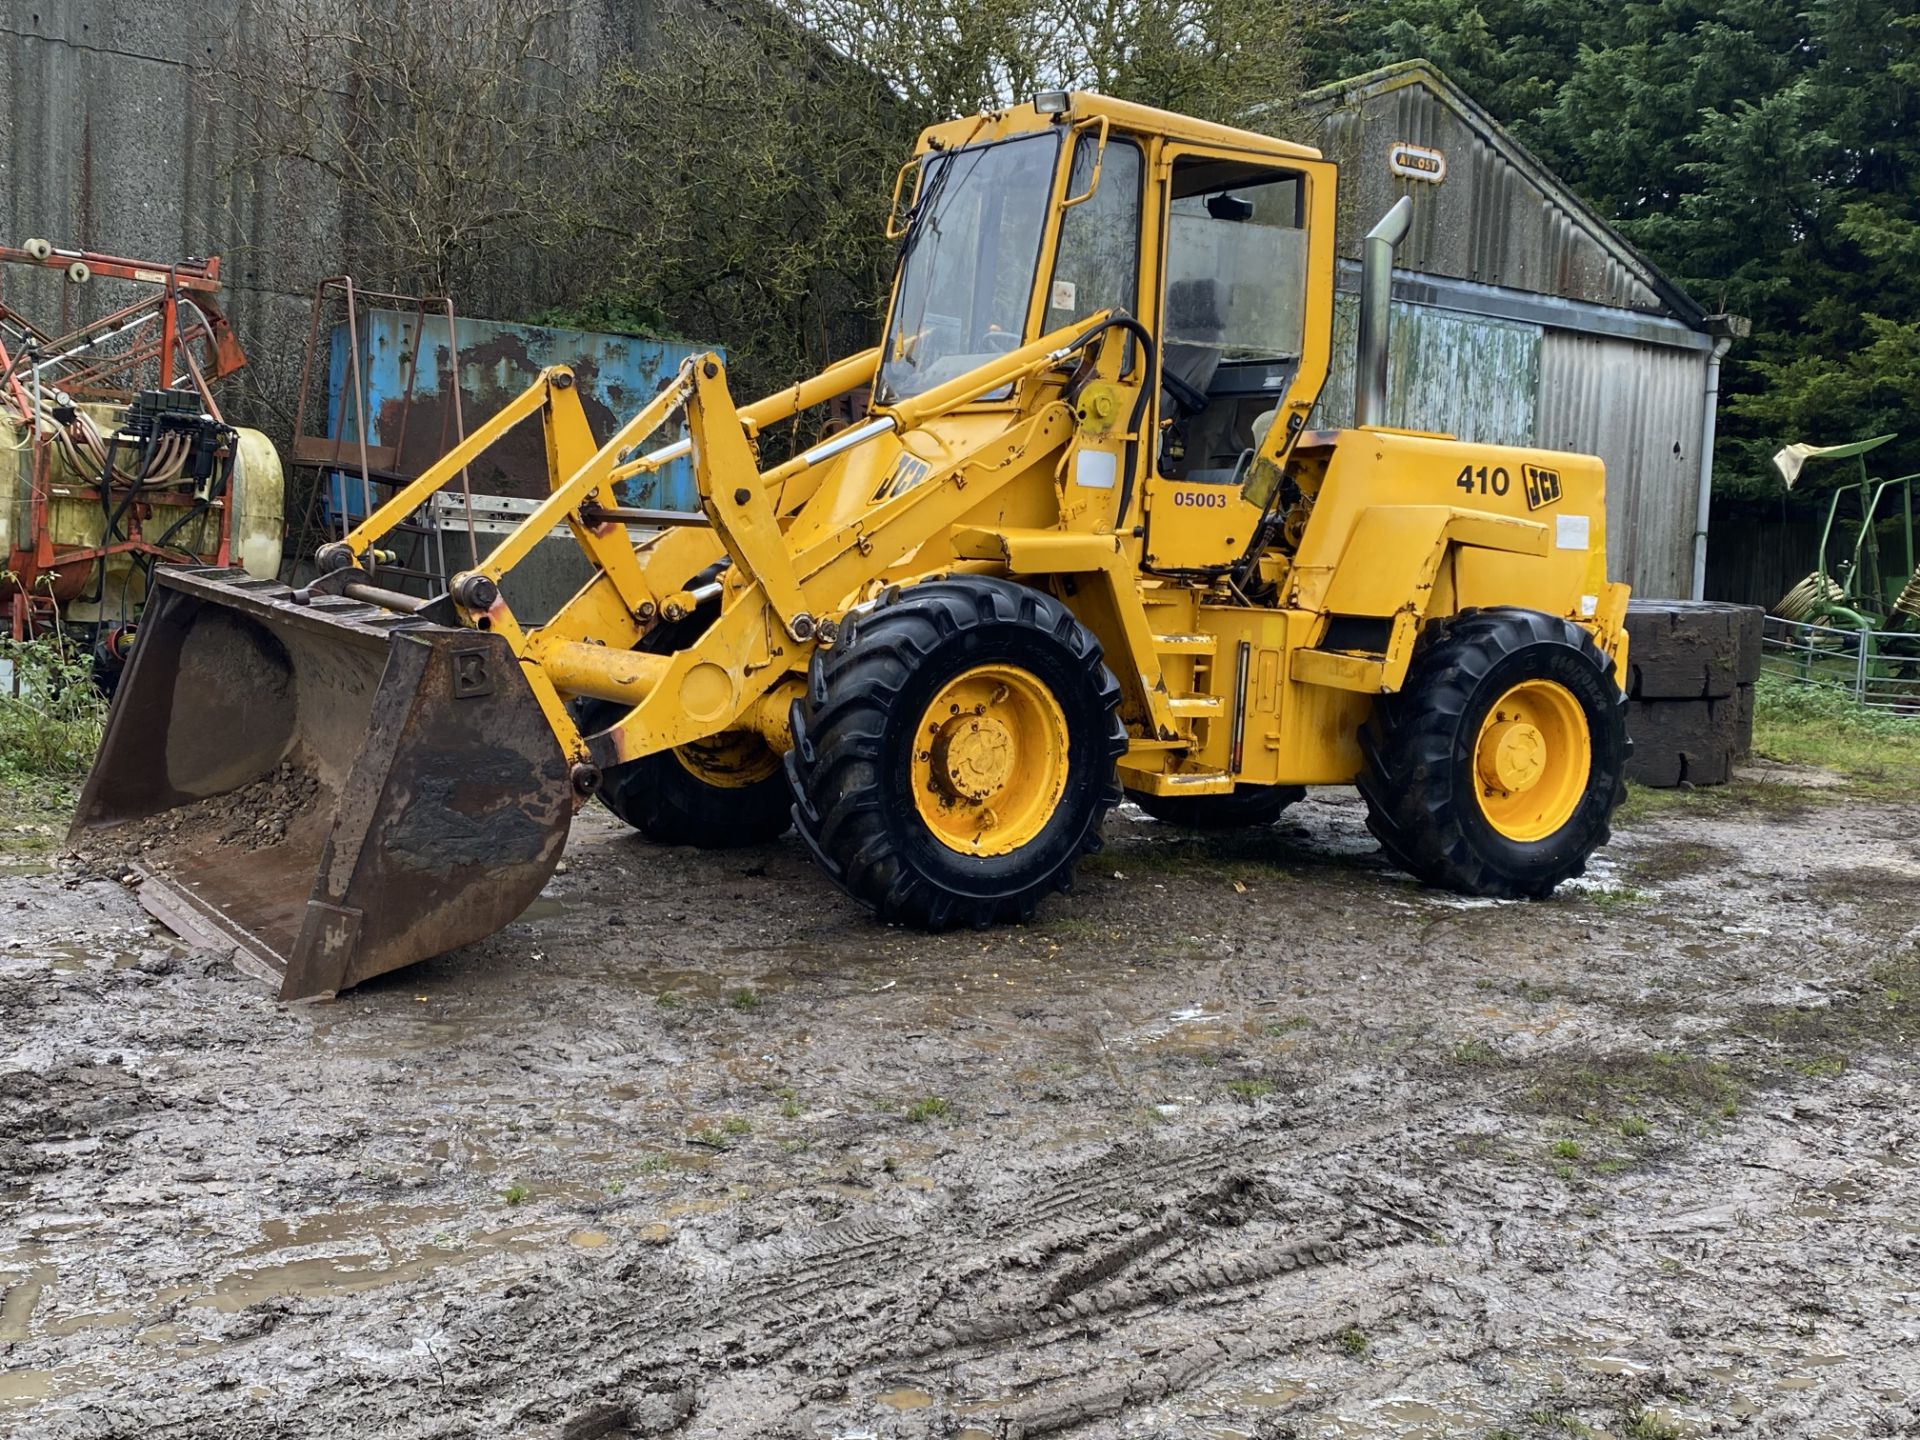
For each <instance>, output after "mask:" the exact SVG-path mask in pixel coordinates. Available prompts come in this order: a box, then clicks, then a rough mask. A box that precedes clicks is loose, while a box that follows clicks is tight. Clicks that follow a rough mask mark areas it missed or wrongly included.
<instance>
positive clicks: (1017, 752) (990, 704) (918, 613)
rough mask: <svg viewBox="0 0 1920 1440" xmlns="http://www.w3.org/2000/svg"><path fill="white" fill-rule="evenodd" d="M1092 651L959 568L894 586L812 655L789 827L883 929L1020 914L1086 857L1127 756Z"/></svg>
mask: <svg viewBox="0 0 1920 1440" xmlns="http://www.w3.org/2000/svg"><path fill="white" fill-rule="evenodd" d="M1119 703H1120V687H1119V684H1118V683H1117V682H1116V681H1115V680H1114V678H1113V675H1112V674H1111V673H1110V672H1109V671H1108V669H1107V667H1106V664H1105V662H1104V661H1103V660H1102V658H1101V653H1100V642H1099V641H1098V640H1096V639H1095V638H1094V636H1093V634H1092V633H1091V632H1090V631H1089V630H1087V628H1086V627H1085V626H1083V625H1082V624H1080V622H1079V621H1078V620H1076V619H1075V618H1074V617H1073V615H1072V613H1071V612H1070V611H1068V610H1067V609H1066V607H1065V606H1063V605H1061V604H1060V602H1059V601H1057V600H1055V599H1053V598H1052V597H1051V596H1049V595H1046V594H1043V593H1042V592H1040V591H1038V590H1034V589H1032V588H1030V587H1028V586H1024V585H1019V584H1016V583H1014V582H1012V581H1009V580H1001V579H995V578H991V577H987V576H976V575H964V576H954V577H952V578H950V579H946V580H933V581H926V582H923V583H921V584H919V585H915V586H913V587H912V588H910V589H907V590H904V591H899V592H894V593H893V594H891V595H890V596H888V597H887V598H885V599H883V600H882V601H881V602H880V604H879V605H878V606H876V607H875V608H874V609H872V610H870V611H867V612H865V613H862V614H858V615H856V616H854V617H853V618H851V619H850V620H849V621H848V622H847V624H846V625H845V626H844V627H843V629H842V631H841V637H840V640H839V642H838V643H837V644H836V645H835V646H834V647H833V648H832V649H831V650H820V651H818V652H816V653H815V656H814V661H813V668H812V671H811V673H810V675H809V676H808V684H807V691H806V694H805V696H804V697H803V698H802V699H801V700H798V701H796V702H795V703H794V710H793V736H794V746H793V749H792V750H791V751H790V752H789V753H788V755H787V774H788V778H789V780H790V781H791V783H792V787H793V793H794V795H795V797H796V803H795V805H794V819H795V821H796V822H797V824H798V826H799V830H800V834H801V835H802V837H803V838H804V839H805V840H806V842H807V844H808V846H809V847H810V848H811V849H812V850H813V854H814V858H815V859H817V860H818V861H819V862H820V864H821V866H822V868H824V869H825V870H826V871H827V873H828V874H829V875H831V876H832V877H833V878H834V880H835V881H836V882H837V883H838V884H839V885H840V886H841V888H842V889H844V890H845V891H846V892H847V893H848V894H849V895H851V896H853V897H854V898H855V899H856V900H859V901H861V902H862V903H863V904H865V905H867V906H869V907H871V908H872V909H873V910H874V912H875V913H876V914H878V915H879V917H880V918H881V919H882V920H886V921H889V922H891V923H896V924H904V925H913V926H916V927H919V928H921V929H927V930H943V929H947V928H949V927H952V926H956V925H973V926H976V927H981V928H984V927H985V926H988V925H991V924H994V923H996V922H999V921H1009V920H1010V921H1025V920H1028V919H1030V918H1031V917H1032V915H1033V912H1034V907H1035V906H1036V905H1038V904H1039V902H1040V900H1041V899H1042V898H1044V897H1045V896H1046V895H1048V894H1050V893H1052V892H1055V891H1061V892H1064V891H1066V890H1067V889H1069V888H1070V887H1071V885H1072V883H1073V867H1074V864H1075V862H1076V861H1078V860H1079V858H1080V857H1081V856H1082V855H1083V854H1087V853H1089V852H1091V851H1094V850H1097V849H1098V848H1099V847H1100V825H1101V822H1102V821H1103V820H1104V819H1105V817H1106V814H1107V811H1108V810H1110V809H1111V808H1112V807H1113V805H1114V804H1115V803H1116V802H1117V801H1118V800H1119V798H1120V786H1119V783H1118V780H1117V778H1116V776H1117V772H1116V768H1115V767H1116V762H1117V761H1118V760H1119V758H1120V756H1121V755H1122V754H1123V753H1124V752H1125V750H1126V748H1127V735H1126V729H1125V727H1124V726H1123V725H1122V724H1121V722H1120V717H1119Z"/></svg>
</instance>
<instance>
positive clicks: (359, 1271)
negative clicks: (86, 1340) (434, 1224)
mask: <svg viewBox="0 0 1920 1440" xmlns="http://www.w3.org/2000/svg"><path fill="white" fill-rule="evenodd" d="M547 1238H548V1237H547V1236H546V1235H545V1234H544V1233H542V1232H541V1229H540V1227H538V1226H534V1225H515V1226H510V1227H509V1228H507V1229H505V1230H496V1231H493V1232H491V1233H490V1234H485V1235H477V1236H474V1237H472V1238H471V1239H469V1240H468V1241H467V1242H466V1243H465V1244H464V1245H462V1246H461V1247H459V1248H458V1249H455V1248H453V1247H450V1246H445V1245H437V1244H435V1245H423V1246H421V1247H420V1248H419V1249H418V1250H416V1251H415V1252H414V1253H413V1254H411V1255H410V1256H408V1257H407V1258H406V1259H403V1260H397V1261H396V1260H393V1259H392V1257H391V1254H390V1252H388V1251H387V1249H386V1247H385V1246H384V1245H382V1246H381V1248H380V1250H379V1252H378V1253H362V1254H353V1255H333V1256H324V1257H319V1258H315V1259H311V1260H290V1261H287V1262H286V1263H284V1264H280V1265H263V1266H259V1267H256V1268H248V1269H240V1270H235V1271H232V1272H230V1273H228V1274H226V1275H223V1276H221V1277H219V1278H218V1279H216V1280H215V1281H214V1282H213V1286H212V1289H211V1290H210V1291H206V1292H202V1293H200V1294H197V1295H194V1296H193V1297H192V1298H190V1299H188V1300H187V1304H188V1305H189V1306H190V1307H193V1308H212V1309H215V1310H218V1311H220V1312H221V1313H222V1314H232V1313H233V1312H234V1311H237V1310H244V1309H246V1308H247V1306H249V1305H255V1304H258V1303H259V1302H260V1301H262V1300H266V1299H269V1298H271V1297H273V1296H276V1295H347V1294H353V1293H355V1292H357V1291H361V1290H378V1289H381V1288H383V1287H384V1286H388V1285H396V1284H400V1283H402V1282H403V1281H408V1280H417V1279H419V1278H420V1277H421V1276H423V1275H430V1274H432V1273H433V1272H434V1271H436V1270H441V1269H445V1268H446V1267H448V1266H451V1265H465V1264H470V1263H471V1262H473V1261H475V1260H478V1259H480V1258H482V1257H483V1256H486V1255H492V1254H525V1253H527V1252H530V1251H534V1250H538V1249H540V1248H541V1246H542V1244H543V1243H544V1242H545V1240H546V1239H547Z"/></svg>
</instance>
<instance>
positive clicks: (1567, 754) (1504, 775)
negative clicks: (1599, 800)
mask: <svg viewBox="0 0 1920 1440" xmlns="http://www.w3.org/2000/svg"><path fill="white" fill-rule="evenodd" d="M1592 768H1593V736H1592V734H1591V732H1590V731H1589V730H1588V728H1587V715H1586V712H1585V711H1584V710H1582V709H1581V708H1580V702H1579V701H1578V700H1576V699H1575V698H1574V697H1573V692H1572V691H1570V690H1568V689H1567V688H1566V687H1565V686H1564V685H1560V684H1556V683H1555V682H1554V681H1552V680H1523V681H1521V682H1520V683H1519V684H1518V685H1515V686H1514V687H1513V688H1512V689H1510V690H1508V691H1507V692H1506V693H1505V694H1504V695H1502V696H1501V697H1500V698H1499V699H1498V700H1497V701H1495V702H1494V705H1493V708H1492V709H1491V710H1489V711H1488V712H1487V718H1486V719H1485V720H1483V721H1481V722H1480V736H1479V739H1478V740H1477V741H1475V743H1474V747H1473V778H1474V782H1475V785H1476V787H1477V788H1476V790H1475V793H1476V794H1477V795H1478V797H1479V800H1480V813H1481V814H1483V815H1485V816H1486V817H1487V823H1488V824H1490V825H1492V826H1493V828H1494V829H1495V830H1497V831H1499V832H1500V833H1501V834H1502V835H1504V836H1506V837H1507V838H1508V839H1509V840H1522V841H1525V840H1544V839H1546V837H1547V836H1549V835H1551V834H1553V833H1554V832H1555V831H1556V830H1558V829H1559V828H1560V827H1561V826H1563V825H1565V824H1566V823H1567V822H1568V821H1569V820H1571V819H1572V818H1573V816H1574V812H1575V811H1576V810H1578V809H1579V808H1580V801H1581V798H1582V797H1583V796H1584V795H1585V794H1586V792H1587V776H1588V774H1589V773H1590V772H1591V771H1592Z"/></svg>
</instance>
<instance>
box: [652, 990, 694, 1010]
mask: <svg viewBox="0 0 1920 1440" xmlns="http://www.w3.org/2000/svg"><path fill="white" fill-rule="evenodd" d="M653 1003H654V1004H656V1005H658V1006H659V1007H660V1008H661V1009H662V1010H677V1009H678V1008H679V1007H680V1006H681V1005H684V1004H685V1003H686V1002H685V1001H684V1000H682V999H681V998H680V997H679V996H678V995H676V994H674V992H673V991H671V990H662V991H661V992H660V993H659V994H658V995H656V996H654V997H653Z"/></svg>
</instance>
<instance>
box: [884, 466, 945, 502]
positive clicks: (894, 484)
mask: <svg viewBox="0 0 1920 1440" xmlns="http://www.w3.org/2000/svg"><path fill="white" fill-rule="evenodd" d="M932 472H933V467H932V466H931V465H929V464H927V462H926V461H924V460H916V459H914V458H913V456H911V455H902V456H901V457H900V463H899V464H898V465H895V466H894V467H893V471H892V473H891V474H889V475H888V476H887V478H886V479H884V480H882V481H881V482H880V488H879V489H878V490H876V491H874V493H873V503H874V504H876V505H877V504H879V503H880V502H881V501H882V500H891V499H893V497H894V496H896V495H904V494H906V493H907V491H909V490H911V489H913V487H914V486H916V485H918V484H919V483H920V482H921V481H922V480H925V479H926V478H927V476H928V475H930V474H931V473H932Z"/></svg>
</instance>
